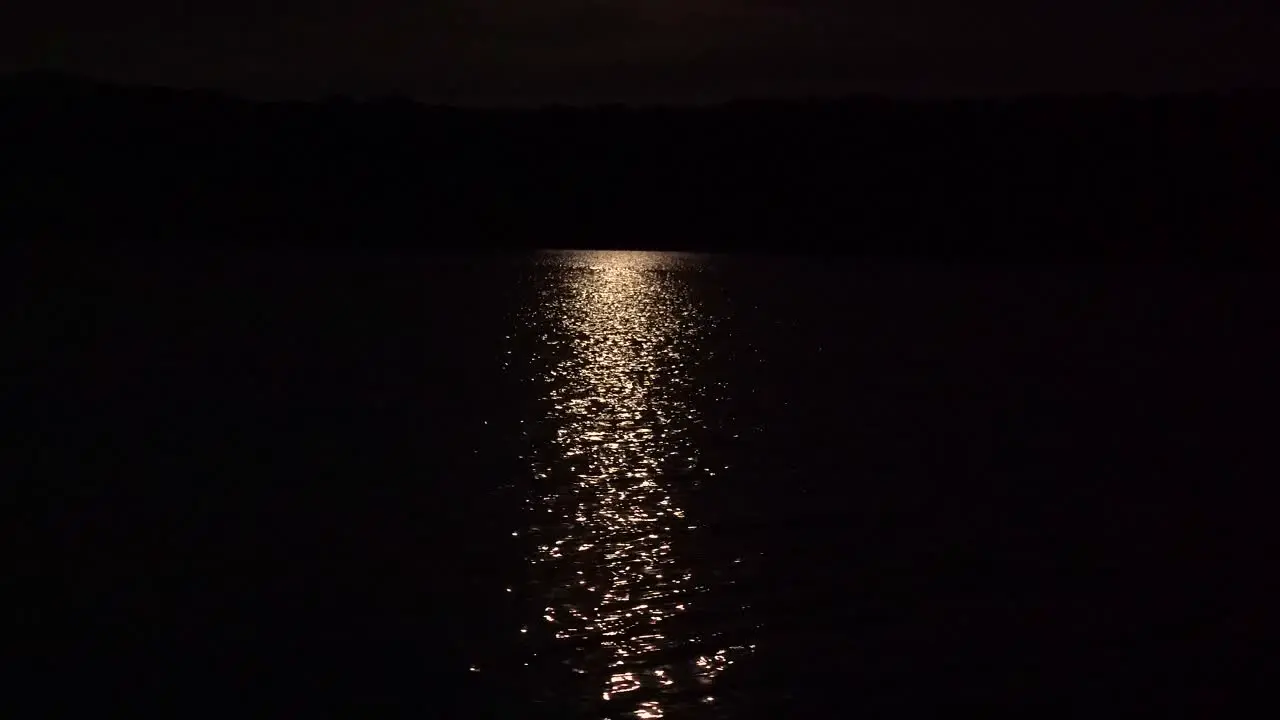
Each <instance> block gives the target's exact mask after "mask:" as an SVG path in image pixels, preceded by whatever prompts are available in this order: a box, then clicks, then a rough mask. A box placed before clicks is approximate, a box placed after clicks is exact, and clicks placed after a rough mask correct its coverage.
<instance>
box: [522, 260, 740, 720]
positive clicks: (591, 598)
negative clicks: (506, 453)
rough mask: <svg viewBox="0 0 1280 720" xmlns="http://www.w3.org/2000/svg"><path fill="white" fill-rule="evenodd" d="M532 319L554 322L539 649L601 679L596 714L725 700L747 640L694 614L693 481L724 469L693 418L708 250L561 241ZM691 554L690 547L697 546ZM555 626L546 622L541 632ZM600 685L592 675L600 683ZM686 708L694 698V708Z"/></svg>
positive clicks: (640, 712)
mask: <svg viewBox="0 0 1280 720" xmlns="http://www.w3.org/2000/svg"><path fill="white" fill-rule="evenodd" d="M544 260H545V262H546V263H547V264H548V265H550V266H551V267H552V269H553V272H550V273H548V275H547V276H546V277H547V281H546V282H545V283H544V284H543V285H542V287H541V289H540V292H541V303H540V306H538V307H535V308H531V309H530V311H531V315H532V316H531V317H529V318H527V322H529V323H530V325H531V326H536V327H538V328H539V330H540V332H541V334H540V337H539V341H540V347H539V348H538V352H539V353H540V354H541V355H542V358H541V360H542V363H541V364H540V368H541V369H540V371H539V372H540V373H541V377H539V378H536V382H538V383H539V385H540V391H539V395H540V398H539V400H540V402H541V403H542V405H541V406H540V407H543V408H544V411H543V412H544V413H545V415H544V416H543V417H542V418H540V419H538V421H537V422H535V424H536V425H540V426H541V428H539V429H535V431H534V432H535V435H534V436H532V437H533V441H534V447H533V453H532V456H531V457H532V459H533V467H532V473H533V477H534V485H533V487H534V490H533V492H532V494H531V495H530V497H529V499H528V509H529V512H530V515H531V517H532V519H533V522H532V527H530V528H528V529H527V530H526V532H529V533H531V534H533V535H535V536H536V539H535V550H534V553H533V555H532V556H531V557H530V558H529V563H530V566H531V570H532V572H531V583H530V585H531V586H530V587H529V588H527V592H529V593H530V595H531V596H532V597H536V598H541V600H542V601H543V602H544V603H545V604H544V606H543V607H542V609H541V613H540V616H539V617H536V618H530V627H527V628H524V629H523V630H522V632H526V633H529V632H531V631H532V630H531V628H532V626H534V625H535V624H541V625H542V629H543V630H545V631H546V640H545V644H543V643H537V642H531V643H530V647H531V650H530V654H531V655H537V654H538V653H539V652H541V653H543V654H550V655H553V656H554V657H556V658H558V664H559V665H561V666H563V667H564V668H566V669H567V670H568V671H570V672H573V673H575V674H577V675H579V676H584V677H582V678H580V679H581V680H584V681H586V682H587V683H588V689H587V690H585V691H583V694H584V695H586V694H587V693H592V694H593V695H594V697H584V698H583V699H582V702H581V703H580V704H579V709H580V710H582V711H583V712H589V713H590V714H592V715H594V716H596V717H611V718H624V717H636V718H658V717H664V716H671V714H672V713H673V712H674V713H679V714H682V715H683V714H687V713H688V712H689V711H695V709H702V710H705V711H711V712H714V710H713V707H714V706H715V704H716V702H717V700H716V694H715V683H716V679H717V677H718V676H720V675H721V673H723V672H724V671H725V670H726V668H728V666H729V665H731V664H732V663H733V662H734V661H735V660H737V659H739V658H740V657H741V656H742V655H744V654H745V653H747V652H749V650H750V647H749V646H748V645H733V646H729V645H724V646H721V645H720V644H719V643H718V642H717V640H718V638H717V636H716V635H717V633H716V632H715V628H714V627H713V626H707V625H706V624H705V623H698V622H691V621H690V620H691V613H692V612H694V611H695V610H696V608H697V607H698V606H699V603H700V599H701V598H702V597H703V596H704V595H705V593H707V592H710V591H712V590H711V588H710V587H709V586H708V585H707V584H705V583H704V582H702V580H703V579H702V578H700V577H699V576H698V573H697V572H695V571H694V569H693V568H692V567H691V565H690V563H689V562H688V560H687V555H686V556H684V557H682V549H683V545H684V543H682V540H686V539H688V538H690V537H691V534H692V533H694V532H696V530H697V525H698V521H697V518H695V517H691V516H690V515H689V513H688V512H686V509H685V508H684V507H682V505H681V497H682V495H687V493H688V492H689V491H690V490H691V489H692V488H694V487H695V486H696V485H697V483H699V482H701V481H702V480H703V479H705V478H708V477H711V476H713V475H714V474H715V473H714V471H713V469H711V468H707V467H705V466H704V464H703V463H702V461H701V460H700V457H699V448H698V447H697V444H696V439H695V438H694V437H692V433H691V430H694V429H697V428H700V427H701V424H702V421H701V419H700V418H699V417H698V414H697V411H696V408H695V403H693V402H691V400H693V399H694V398H697V397H698V396H699V395H700V394H701V393H703V392H704V389H703V388H700V387H698V386H697V383H696V382H695V380H694V374H693V372H692V368H693V364H694V363H696V362H697V361H698V358H699V350H700V342H701V341H702V340H703V339H704V338H705V336H706V334H707V333H708V332H710V331H711V330H712V329H713V326H712V322H711V321H710V319H708V318H706V317H703V316H701V315H700V314H699V310H698V307H697V304H696V301H695V299H694V297H693V296H692V294H691V293H690V292H689V290H688V288H687V286H686V285H685V284H684V281H683V280H682V278H683V277H685V276H686V275H687V274H688V273H693V272H696V271H697V269H698V266H697V263H698V259H697V257H696V256H684V255H667V254H660V253H624V252H598V253H548V254H547V255H546V256H545V257H544ZM686 552H687V550H686ZM540 634H541V633H540ZM592 688H593V689H592ZM681 711H683V712H681Z"/></svg>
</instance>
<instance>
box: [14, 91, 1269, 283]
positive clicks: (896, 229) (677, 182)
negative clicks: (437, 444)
mask: <svg viewBox="0 0 1280 720" xmlns="http://www.w3.org/2000/svg"><path fill="white" fill-rule="evenodd" d="M1278 127H1280V93H1277V92H1270V91H1254V92H1243V91H1242V92H1233V93H1204V94H1188V95H1164V96H1148V97H1136V96H1133V97H1131V96H1120V95H1099V96H1079V97H1065V96H1064V97H1055V96H1038V97H1023V98H1015V99H976V100H933V101H911V100H900V99H893V98H888V97H879V96H851V97H846V98H832V99H814V100H808V101H738V102H729V103H723V104H719V105H710V106H696V107H694V106H690V107H674V106H673V107H661V106H652V107H628V106H621V105H605V106H597V107H568V106H546V107H538V108H504V109H493V108H460V107H440V106H430V105H424V104H420V103H416V102H413V101H410V100H407V99H404V98H394V97H391V98H369V99H352V98H330V99H327V100H322V101H314V102H253V101H248V100H244V99H240V98H236V97H233V96H230V95H223V94H219V93H214V92H204V91H190V90H176V89H170V88H146V87H130V86H119V85H112V84H108V83H102V82H97V81H93V80H90V79H86V78H81V77H76V76H68V75H59V74H54V73H26V74H20V75H11V76H8V77H5V78H0V148H3V156H4V158H3V162H2V163H0V183H2V184H3V185H2V187H3V191H4V200H3V208H2V209H0V213H2V215H0V217H7V218H8V220H7V221H6V222H7V223H14V225H12V226H11V227H14V228H19V229H20V231H21V232H25V233H27V235H26V236H27V237H31V238H37V237H38V238H41V239H51V240H53V241H67V242H90V243H101V244H110V243H162V244H165V245H172V246H177V247H181V246H183V244H184V243H197V242H199V243H206V242H213V243H235V244H250V245H257V244H261V245H288V246H295V245H301V246H341V247H379V246H409V247H418V246H422V247H426V246H433V247H434V246H440V247H445V248H454V249H460V250H490V249H507V248H528V247H547V246H554V247H575V246H590V247H637V248H669V249H680V248H683V249H706V250H745V249H765V250H779V251H801V252H806V251H813V252H818V251H825V252H851V253H873V254H888V255H909V256H910V255H918V254H924V255H930V256H947V255H955V256H967V255H983V254H988V253H996V254H1007V255H1025V256H1029V257H1051V256H1052V257H1057V256H1075V255H1080V254H1083V255H1087V256H1116V257H1134V258H1145V257H1153V256H1157V257H1158V256H1165V255H1175V254H1180V253H1181V254H1185V253H1191V254H1193V255H1200V254H1211V255H1223V254H1226V255H1230V254H1233V253H1235V254H1252V253H1256V252H1257V250H1258V249H1259V248H1263V247H1265V243H1266V242H1267V241H1269V239H1270V237H1272V236H1274V232H1275V231H1276V230H1277V229H1280V223H1277V219H1276V216H1277V212H1276V211H1275V209H1274V208H1273V207H1271V205H1272V202H1271V199H1272V198H1274V197H1280V192H1278V191H1280V136H1278V135H1277V133H1276V130H1275V129H1276V128H1278Z"/></svg>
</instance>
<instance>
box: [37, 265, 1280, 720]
mask: <svg viewBox="0 0 1280 720" xmlns="http://www.w3.org/2000/svg"><path fill="white" fill-rule="evenodd" d="M24 282H25V285H22V286H21V287H20V288H19V293H18V297H19V300H20V302H19V303H18V304H17V305H15V306H14V307H15V308H16V312H15V313H14V318H15V319H16V321H17V322H16V324H15V328H16V331H15V336H16V337H18V338H19V339H20V340H21V345H22V347H23V348H24V350H23V352H21V353H19V355H18V360H17V365H15V366H14V367H15V368H16V370H15V373H14V376H15V377H17V378H18V379H19V382H17V383H15V384H14V386H13V387H14V388H15V390H14V393H13V396H14V397H15V398H16V403H15V404H14V407H16V408H18V412H19V413H20V415H21V420H22V423H21V424H22V427H23V430H22V431H21V432H22V434H21V435H20V436H19V438H18V442H16V443H14V447H16V448H17V450H18V455H19V456H20V459H21V460H22V461H23V465H22V467H23V468H24V470H23V471H22V473H21V474H20V475H19V477H20V478H22V479H24V480H29V482H20V483H18V484H17V486H18V487H19V490H20V497H19V506H20V508H21V509H22V512H21V513H20V514H21V518H20V521H19V523H18V524H17V525H15V527H16V528H17V532H18V538H19V542H20V543H24V545H22V546H23V547H28V548H31V552H29V553H27V556H28V557H27V562H25V563H24V565H23V570H22V572H27V573H29V574H30V582H25V581H24V587H30V588H32V591H33V595H32V601H31V603H30V604H29V606H28V607H29V611H28V612H26V613H25V614H24V615H22V616H21V617H20V620H21V622H22V623H24V624H27V625H30V626H32V627H34V628H36V630H37V631H38V632H39V633H40V636H41V638H42V640H41V642H40V644H39V646H38V647H36V648H33V649H32V650H31V652H30V653H29V654H28V657H29V658H30V662H31V663H33V665H34V666H35V667H37V668H38V669H39V670H40V671H41V672H46V673H51V674H55V675H57V676H59V677H63V678H66V677H76V678H86V682H92V683H93V684H95V686H96V685H99V684H100V685H101V686H103V687H105V688H107V690H106V691H105V692H106V694H105V695H103V698H104V702H108V703H115V702H120V703H127V704H133V703H151V702H155V701H157V700H158V699H160V698H172V699H173V700H175V701H176V702H178V703H180V704H185V705H187V706H189V707H190V708H191V709H203V708H205V707H208V706H209V705H211V704H217V705H220V706H221V705H224V704H226V705H228V706H234V707H235V708H238V709H241V710H244V709H250V710H260V711H263V712H272V713H288V712H294V711H299V710H301V709H323V710H334V709H336V708H342V709H372V710H374V711H379V712H381V711H388V710H394V711H412V712H421V713H429V714H431V713H433V714H436V715H439V716H440V717H458V718H470V717H474V718H496V717H512V718H516V717H519V718H529V717H537V718H542V717H545V718H565V719H573V718H592V719H593V720H599V719H601V718H610V719H619V720H620V719H622V718H661V717H665V718H747V717H761V718H778V717H831V716H832V715H831V714H830V713H831V712H838V713H840V714H848V715H850V716H852V715H853V714H856V713H864V712H872V713H875V714H877V715H878V716H890V715H896V714H898V713H903V714H905V713H907V712H914V711H921V710H926V711H930V712H933V711H941V710H947V709H966V708H1017V709H1022V710H1035V709H1037V708H1047V707H1053V708H1055V709H1061V708H1064V707H1065V708H1072V709H1076V710H1078V711H1080V712H1085V711H1087V710H1089V709H1090V708H1096V707H1098V706H1099V703H1107V704H1108V705H1107V706H1108V707H1111V706H1114V704H1117V703H1119V704H1124V705H1128V706H1132V707H1135V708H1136V707H1149V706H1165V705H1168V706H1178V707H1180V708H1181V707H1186V706H1188V704H1191V705H1194V706H1200V705H1203V706H1213V705H1215V704H1216V703H1218V702H1219V701H1221V700H1224V699H1226V698H1227V697H1228V696H1230V695H1231V694H1232V693H1234V690H1232V691H1230V692H1228V690H1227V688H1228V687H1229V686H1230V687H1235V686H1238V685H1239V683H1241V682H1248V681H1249V678H1250V677H1252V676H1251V673H1253V672H1255V671H1258V669H1259V668H1260V667H1262V663H1263V660H1264V658H1263V654H1262V651H1261V649H1259V648H1260V647H1261V645H1255V644H1254V643H1252V642H1250V638H1251V637H1254V636H1255V635H1256V633H1258V632H1260V628H1261V627H1262V625H1263V624H1264V621H1265V622H1271V621H1270V620H1269V618H1270V617H1271V614H1272V613H1271V610H1270V609H1269V608H1268V603H1266V602H1264V600H1263V598H1264V597H1265V596H1266V586H1267V583H1268V580H1267V578H1266V575H1267V573H1266V572H1264V571H1263V568H1264V567H1266V561H1267V560H1268V559H1269V553H1268V552H1267V551H1266V550H1265V549H1266V548H1267V547H1269V546H1270V544H1271V543H1272V542H1273V541H1274V539H1275V538H1274V531H1273V530H1272V529H1271V528H1270V527H1269V522H1270V520H1269V518H1268V517H1267V516H1268V515H1269V514H1270V513H1268V512H1267V511H1266V509H1265V507H1266V506H1265V504H1263V503H1261V502H1259V498H1262V497H1264V496H1265V492H1264V490H1265V487H1266V485H1265V483H1266V482H1267V479H1266V478H1267V476H1268V475H1267V473H1266V472H1264V471H1263V470H1262V469H1261V468H1263V467H1264V463H1263V461H1264V459H1266V458H1267V453H1266V452H1264V450H1263V448H1264V447H1265V439H1266V433H1265V427H1264V424H1261V423H1258V422H1256V421H1254V420H1252V419H1251V418H1259V417H1263V416H1265V415H1266V414H1268V413H1269V412H1270V410H1269V409H1268V408H1269V407H1271V405H1270V400H1269V399H1267V398H1268V390H1269V387H1270V385H1269V382H1268V381H1266V380H1265V378H1267V368H1269V367H1272V365H1271V363H1272V362H1273V358H1270V357H1266V356H1265V353H1264V351H1263V348H1265V347H1268V346H1269V343H1268V342H1267V338H1268V335H1269V331H1270V326H1269V323H1268V321H1267V312H1266V311H1265V310H1264V308H1266V307H1267V306H1268V304H1269V302H1268V296H1269V295H1271V294H1274V290H1273V286H1272V279H1271V278H1270V277H1268V276H1265V275H1262V274H1257V273H1254V274H1246V273H1242V272H1232V273H1228V272H1210V271H1197V272H1192V271H1189V270H1170V269H1163V270H1156V269H1136V268H1110V269H1100V268H1068V267H1064V268H1047V267H1021V268H1001V267H952V268H942V267H903V266H892V265H886V264H874V263H860V262H857V261H853V260H848V259H843V260H842V259H825V260H819V259H797V258H771V257H755V256H713V255H697V254H681V253H648V252H617V251H597V252H585V251H546V252H540V253H529V254H524V255H506V256H467V255H461V254H458V255H450V256H443V255H439V256H424V255H394V256H393V255H372V254H363V255H359V256H356V255H341V254H308V255H303V254H293V255H291V254H287V253H275V254H269V253H245V252H237V253H230V252H228V253H220V254H211V255H205V256H200V257H199V258H196V257H192V258H188V259H183V260H177V259H174V258H172V257H169V258H160V257H145V258H141V257H123V256H113V257H106V258H96V259H94V260H92V261H89V260H87V259H83V258H82V259H79V260H73V261H67V262H66V263H65V264H59V263H51V264H47V265H46V266H44V268H43V269H42V270H39V271H32V273H30V274H29V275H27V276H25V281H24ZM34 593H38V595H37V594H34ZM90 679H91V680H90ZM308 711H309V710H308ZM335 711H336V710H335Z"/></svg>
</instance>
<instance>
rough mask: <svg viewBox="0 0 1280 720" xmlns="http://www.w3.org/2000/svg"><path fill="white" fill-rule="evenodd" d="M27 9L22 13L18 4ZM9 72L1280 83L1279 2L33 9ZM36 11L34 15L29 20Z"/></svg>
mask: <svg viewBox="0 0 1280 720" xmlns="http://www.w3.org/2000/svg"><path fill="white" fill-rule="evenodd" d="M15 4H17V5H19V7H15V6H14V5H15ZM4 5H5V6H4V8H3V9H0V71H8V70H16V69H28V68H48V69H63V70H72V71H77V72H85V73H89V74H92V75H95V76H98V77H102V78H109V79H115V80H122V81H128V82H145V83H157V84H166V85H176V86H183V87H190V86H201V87H213V88H220V89H227V90H233V91H237V92H241V93H245V94H249V95H252V96H258V97H315V96H320V95H325V94H330V93H350V94H355V95H367V94H383V93H393V92H398V93H405V94H410V95H413V96H416V97H418V98H421V99H425V100H429V101H434V100H447V101H462V102H472V101H478V102H484V101H500V102H511V101H515V102H519V101H536V102H542V101H547V100H566V101H571V102H572V101H601V100H632V101H645V100H664V101H665V100H715V99H720V98H724V97H729V96H742V95H755V96H761V95H788V94H810V93H819V94H829V93H845V92H888V93H894V94H913V95H914V94H927V95H938V94H943V95H954V94H987V93H1006V92H1027V91H1033V92H1035V91H1051V92H1062V91H1067V92H1070V91H1112V90H1122V91H1124V90H1133V91H1163V90H1193V89H1212V88H1233V87H1258V86H1274V85H1276V84H1277V82H1278V80H1280V51H1277V50H1275V49H1271V48H1270V47H1269V46H1280V42H1277V38H1280V2H1277V1H1276V0H1217V2H1210V1H1209V0H1163V1H1162V0H1075V1H1074V2H1068V1H1067V0H1052V1H1050V0H971V1H970V2H965V3H961V2H944V1H943V0H861V1H859V0H685V1H682V2H681V1H677V0H649V1H648V2H642V1H640V0H542V1H541V2H533V1H530V0H329V1H328V2H325V1H323V0H222V2H204V1H198V0H188V1H186V2H183V1H181V0H170V1H169V2H161V0H120V1H118V2H103V1H102V0H44V1H43V2H38V3H31V2H28V0H16V3H15V2H9V3H5V4H4ZM21 5H31V7H21Z"/></svg>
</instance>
